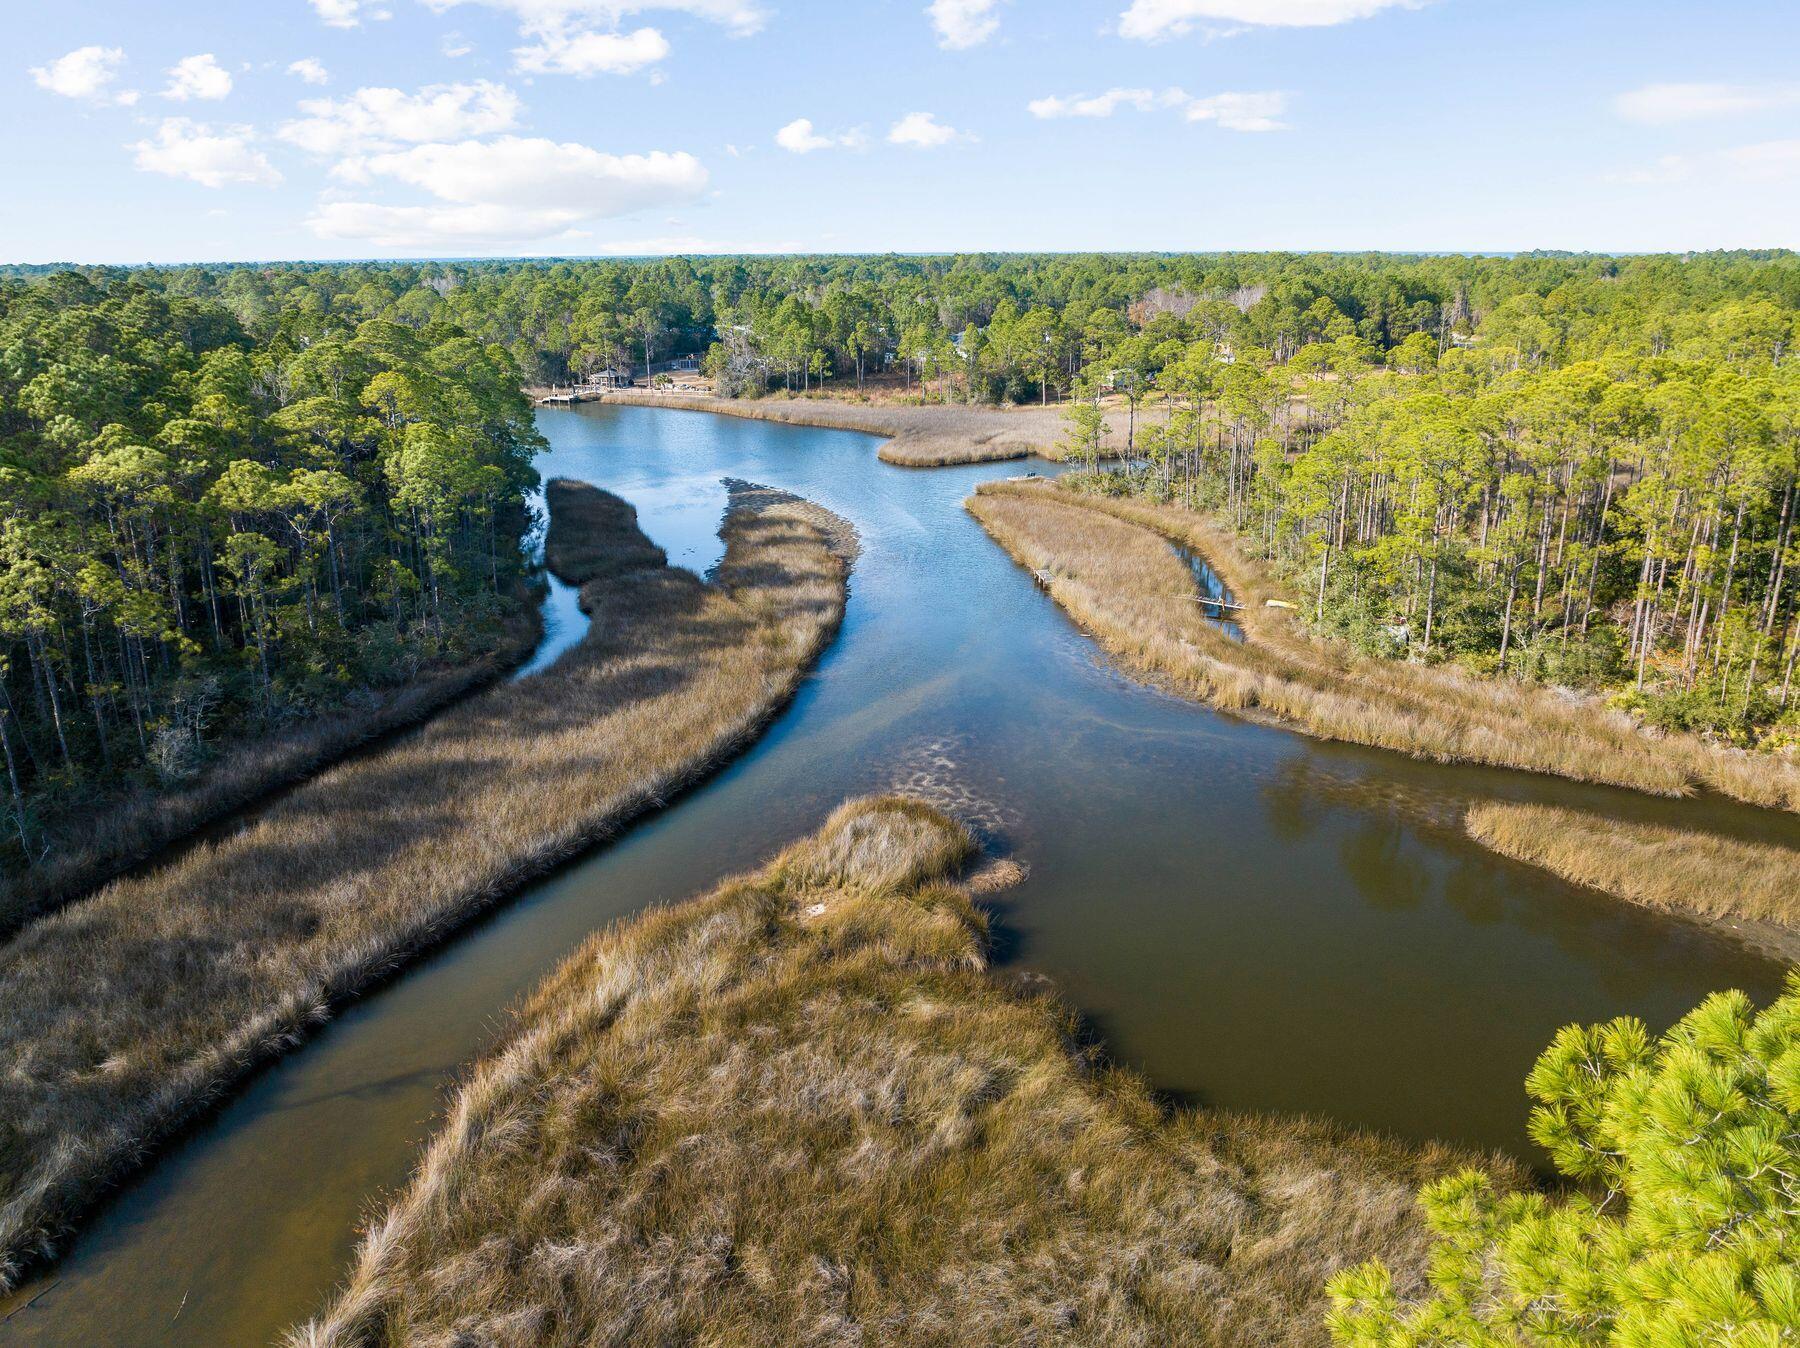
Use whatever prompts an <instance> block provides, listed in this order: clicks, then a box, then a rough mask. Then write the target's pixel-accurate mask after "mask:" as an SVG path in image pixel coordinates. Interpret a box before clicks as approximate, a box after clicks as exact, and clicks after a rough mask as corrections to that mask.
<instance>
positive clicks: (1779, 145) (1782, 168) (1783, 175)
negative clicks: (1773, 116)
mask: <svg viewBox="0 0 1800 1348" xmlns="http://www.w3.org/2000/svg"><path fill="white" fill-rule="evenodd" d="M1607 181H1608V182H1614V183H1624V184H1626V185H1628V186H1632V187H1666V186H1669V185H1670V184H1674V183H1700V184H1711V185H1713V186H1715V187H1716V186H1718V185H1721V184H1726V183H1731V184H1744V183H1754V184H1763V185H1766V184H1769V183H1778V182H1790V181H1792V182H1797V183H1800V139H1794V140H1765V141H1759V142H1757V143H1756V144H1754V145H1738V146H1734V147H1732V148H1730V149H1726V150H1711V151H1707V152H1706V153H1703V154H1666V155H1663V156H1662V157H1661V158H1659V159H1657V160H1656V161H1655V162H1654V163H1652V164H1649V165H1648V166H1646V167H1643V168H1635V169H1622V170H1620V171H1618V172H1615V173H1610V174H1608V175H1607ZM1702 195H1704V193H1703V194H1702Z"/></svg>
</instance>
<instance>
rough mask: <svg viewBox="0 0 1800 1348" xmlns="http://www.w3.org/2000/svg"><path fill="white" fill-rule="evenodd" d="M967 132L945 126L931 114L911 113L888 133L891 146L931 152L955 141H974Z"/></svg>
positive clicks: (896, 123)
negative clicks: (902, 146)
mask: <svg viewBox="0 0 1800 1348" xmlns="http://www.w3.org/2000/svg"><path fill="white" fill-rule="evenodd" d="M974 139H975V137H974V136H972V135H969V134H968V133H967V132H963V131H958V130H957V129H956V128H955V127H953V126H945V125H944V124H943V123H942V122H940V121H938V119H937V118H936V117H935V116H934V115H932V114H931V113H929V112H909V113H907V114H906V116H904V117H902V118H901V119H900V120H899V121H897V122H895V123H894V125H893V127H892V128H891V129H890V130H889V131H888V143H889V144H890V145H911V146H914V147H915V148H917V149H921V150H930V149H935V148H936V147H938V146H940V145H948V144H950V142H951V141H955V140H974Z"/></svg>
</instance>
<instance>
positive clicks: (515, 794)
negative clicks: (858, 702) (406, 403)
mask: <svg viewBox="0 0 1800 1348" xmlns="http://www.w3.org/2000/svg"><path fill="white" fill-rule="evenodd" d="M549 503H550V508H551V533H550V538H549V541H548V547H547V551H548V555H549V559H550V561H551V564H552V565H553V566H555V567H557V568H558V569H559V570H560V571H561V572H562V574H563V576H564V578H565V579H567V580H569V581H570V582H571V583H579V584H581V585H582V586H583V589H582V604H583V607H584V608H585V609H586V610H587V611H588V612H589V613H590V614H591V615H592V617H593V624H592V628H591V630H590V631H589V633H588V634H587V636H586V638H585V639H584V640H583V641H582V642H581V643H580V644H578V645H577V646H575V647H574V648H572V649H571V650H570V651H569V652H568V653H566V654H565V655H564V656H563V657H562V659H561V660H559V661H558V662H557V663H556V664H555V665H554V666H552V667H551V668H550V669H549V670H547V671H546V672H544V673H543V674H541V675H538V676H536V677H534V678H531V679H528V680H522V681H518V682H515V683H510V684H505V685H502V686H498V687H495V688H492V689H490V690H488V691H487V692H485V693H483V694H481V695H479V696H476V697H474V698H471V699H469V700H467V701H465V702H462V703H460V704H459V705H457V706H456V707H454V708H452V709H451V710H449V711H447V712H446V713H444V714H443V715H442V716H440V717H439V718H438V719H436V720H435V721H433V722H431V723H430V724H429V725H427V726H426V727H425V728H423V729H422V730H420V731H419V732H417V733H415V734H412V735H408V736H405V737H403V738H401V739H399V740H397V741H395V742H393V743H390V744H387V745H384V746H382V747H380V748H379V749H378V750H376V751H373V752H370V753H368V754H365V755H363V756H361V757H358V758H355V759H353V760H350V761H347V762H345V763H342V764H339V765H338V766H336V767H334V768H332V769H331V770H330V771H327V772H325V773H323V774H322V775H320V776H318V777H315V778H313V779H312V780H311V781H309V782H307V783H305V784H304V785H302V786H300V787H298V788H297V789H295V790H294V791H292V792H290V793H289V794H287V795H286V796H284V797H282V798H281V799H280V800H278V801H276V802H275V803H274V804H273V805H272V806H271V807H270V808H269V809H267V810H266V811H264V812H263V813H262V814H261V815H259V816H257V817H255V818H254V819H252V820H250V821H249V822H247V823H246V824H245V825H244V826H243V827H242V828H241V829H240V830H238V831H237V832H235V833H232V834H230V835H229V836H226V837H223V838H220V839H217V840H215V841H212V842H208V843H206V844H203V845H200V846H198V847H196V848H194V849H192V850H191V851H189V852H188V853H186V854H185V855H183V856H181V857H180V858H178V859H176V860H174V861H172V862H171V863H169V864H168V865H166V866H164V867H162V868H161V869H157V870H154V871H150V872H147V873H143V874H139V875H134V876H130V877H126V878H124V879H121V880H118V881H115V882H114V883H112V884H111V885H109V886H107V887H106V888H105V889H103V890H101V891H100V892H99V893H98V894H97V895H95V896H94V897H93V898H91V899H89V900H87V901H86V902H83V903H79V904H75V905H72V906H70V907H68V908H65V909H64V910H62V911H60V912H58V913H55V914H53V915H50V916H46V917H44V918H41V919H39V920H38V921H36V922H34V923H32V924H30V925H28V926H27V927H26V928H25V929H24V930H22V931H21V932H20V933H19V934H18V936H17V937H16V938H15V939H14V940H13V941H11V942H10V943H9V944H7V945H6V946H4V947H0V1005H4V1006H5V1007H6V1015H5V1016H4V1017H0V1063H3V1064H4V1071H0V1286H4V1285H6V1284H7V1283H9V1282H11V1281H12V1280H13V1279H15V1278H16V1277H17V1276H18V1274H19V1272H20V1270H21V1268H22V1266H23V1265H24V1264H26V1263H27V1262H29V1261H32V1260H34V1259H40V1258H43V1257H45V1256H47V1255H49V1254H51V1253H53V1252H54V1249H55V1246H56V1243H57V1241H58V1239H59V1237H60V1236H61V1235H63V1234H64V1233H65V1232H66V1231H67V1230H68V1229H69V1228H70V1226H71V1225H72V1224H73V1222H74V1221H75V1220H76V1219H77V1218H78V1216H79V1215H80V1213H81V1211H82V1210H83V1209H84V1208H85V1207H86V1206H87V1205H89V1204H90V1203H91V1202H92V1200H93V1199H94V1198H95V1197H96V1195H97V1194H98V1193H99V1192H100V1191H101V1190H102V1189H103V1188H104V1187H105V1186H106V1185H107V1184H109V1183H110V1182H112V1181H114V1180H116V1179H118V1178H119V1177H120V1176H122V1175H123V1174H124V1173H125V1172H126V1171H128V1170H129V1169H131V1168H132V1167H133V1166H134V1165H136V1164H137V1163H138V1162H139V1161H140V1160H141V1159H142V1157H143V1156H144V1154H145V1152H146V1151H147V1150H148V1149H150V1148H152V1147H154V1146H155V1145H156V1144H157V1143H158V1142H160V1141H161V1140H163V1139H166V1138H167V1137H168V1136H169V1135H170V1134H171V1133H172V1132H174V1131H175V1130H176V1129H178V1128H179V1127H180V1126H181V1125H182V1124H183V1123H184V1122H186V1121H187V1120H188V1119H190V1118H192V1117H193V1116H194V1115H195V1114H196V1113H197V1112H199V1111H201V1110H202V1109H204V1108H205V1107H206V1106H207V1104H208V1103H209V1102H210V1101H212V1100H213V1099H214V1098H215V1097H216V1096H217V1095H218V1094H219V1092H221V1091H222V1090H224V1089H226V1088H227V1087H229V1086H230V1084H231V1083H232V1082H233V1081H234V1080H236V1079H237V1078H239V1077H241V1076H242V1075H243V1074H244V1073H245V1072H246V1071H247V1070H248V1069H249V1067H250V1066H251V1065H253V1064H254V1063H256V1062H257V1061H258V1060H260V1059H264V1058H267V1057H269V1056H272V1055H274V1054H277V1053H280V1052H282V1051H283V1050H285V1049H286V1048H288V1047H289V1046H291V1045H292V1044H294V1043H295V1042H296V1041H297V1040H298V1039H300V1038H301V1037H303V1036H304V1035H305V1034H306V1033H307V1030H308V1028H309V1027H310V1026H312V1025H313V1024H315V1023H316V1022H318V1021H319V1020H320V1019H322V1018H323V1017H325V1016H326V1015H328V1014H329V1012H330V1010H331V1008H332V1006H333V1005H334V1004H336V1003H337V1002H339V1001H341V1000H342V999H344V998H346V997H348V996H350V995H352V994H354V993H356V992H357V991H358V990H359V989H362V988H364V987H366V986H368V985H369V984H370V983H372V982H374V981H376V980H378V979H380V978H382V977H383V976H385V975H387V974H389V973H390V972H391V971H392V970H393V969H394V968H395V967H396V966H397V965H399V964H400V963H402V962H403V961H404V960H405V959H406V958H407V957H408V956H410V955H412V954H413V953H415V952H417V951H418V950H420V949H422V948H423V947H425V946H427V945H429V944H431V943H432V942H434V941H436V940H438V939H440V938H441V937H442V936H443V935H444V934H446V933H447V932H448V931H450V930H451V929H452V928H454V927H455V926H457V925H458V924H459V923H461V922H463V921H465V920H467V919H468V918H469V917H470V916H472V915H473V914H474V913H476V912H477V911H479V910H480V909H481V908H482V907H484V906H485V905H488V904H490V903H493V902H494V901H496V900H498V899H499V898H501V897H502V896H503V895H505V894H506V893H507V892H509V891H510V890H511V889H513V888H514V887H516V886H517V885H518V884H519V883H520V882H521V881H522V880H524V879H525V878H527V877H528V876H530V875H532V874H534V873H536V872H538V871H541V870H542V869H543V868H545V867H546V866H549V865H551V864H552V863H554V862H556V861H557V860H559V859H560V858H563V857H566V856H568V855H570V854H572V853H574V852H576V851H579V850H580V849H582V848H584V847H586V846H589V845H591V844H592V843H594V842H596V841H598V840H600V839H602V838H604V837H606V836H607V835H608V834H610V833H612V832H613V831H614V830H616V829H617V828H619V827H620V826H621V825H622V824H623V823H624V822H625V821H627V820H629V819H630V818H632V817H633V816H635V815H637V814H640V813H642V812H643V811H645V810H647V809H651V808H654V807H655V806H657V805H659V804H661V803H662V802H664V801H665V800H667V799H668V798H669V797H670V795H671V794H673V793H675V792H677V791H679V790H680V789H681V788H682V787H683V786H684V785H685V784H687V783H689V782H691V781H693V780H694V779H695V778H697V777H698V776H700V775H701V774H702V773H704V772H705V771H707V770H708V769H709V768H711V767H712V766H714V765H716V764H717V763H719V762H720V761H721V760H722V759H724V758H725V757H727V756H728V755H729V754H730V753H732V752H733V751H734V750H735V749H736V748H737V747H738V746H740V745H741V744H743V743H744V742H745V741H746V739H748V738H749V737H750V736H751V735H753V734H754V733H755V732H756V731H757V730H758V729H759V728H760V727H761V726H762V725H764V724H765V723H766V722H767V720H768V719H769V717H770V716H771V715H772V714H773V713H774V711H775V710H776V709H777V708H778V707H779V706H780V705H781V704H782V703H783V702H784V700H785V699H786V698H787V697H788V696H789V694H790V693H791V692H792V691H793V689H794V687H795V686H796V684H797V683H798V681H799V679H800V678H801V676H802V674H803V673H804V671H805V670H806V668H807V667H808V665H809V664H810V663H811V662H812V660H813V659H814V657H816V656H817V655H818V653H819V651H820V650H821V649H822V648H823V647H824V645H825V643H826V642H827V641H828V640H829V639H830V637H831V635H832V634H833V632H834V631H835V630H836V627H837V624H838V622H839V620H840V618H841V616H842V613H843V606H844V599H845V591H846V581H847V567H848V562H849V556H850V550H851V548H852V547H853V543H852V535H851V534H850V531H849V526H847V525H845V524H844V523H843V522H842V521H840V520H838V519H836V517H834V516H830V515H829V514H827V513H826V512H824V511H821V510H818V509H817V508H815V507H812V506H810V505H808V504H806V503H805V502H801V501H798V500H796V499H794V498H792V497H789V496H786V495H785V494H782V493H777V492H769V491H766V490H762V489H757V488H750V487H740V488H739V489H737V490H736V491H735V492H734V497H733V505H732V508H731V510H730V511H729V513H728V516H727V519H726V523H725V526H724V531H723V532H724V536H725V540H726V545H727V546H726V553H725V558H724V560H723V562H722V563H721V565H720V567H719V569H718V572H717V576H716V580H715V581H714V582H712V583H710V584H709V583H702V582H701V581H699V580H698V579H696V578H695V577H694V576H693V575H692V574H691V573H689V572H687V571H683V570H679V569H676V568H672V567H670V566H668V565H667V564H666V561H665V559H664V557H663V555H662V553H661V552H660V550H658V549H657V548H655V547H654V546H653V545H651V544H650V543H649V541H648V540H647V539H645V538H644V536H643V535H642V533H641V532H640V531H639V530H638V529H637V527H636V521H635V513H634V512H633V511H632V509H631V507H630V506H629V505H628V504H626V503H625V502H623V501H621V500H619V499H617V498H615V497H612V496H609V495H607V494H606V493H604V492H601V491H598V490H597V489H594V488H592V487H587V486H583V485H580V484H576V483H568V482H555V483H552V484H551V486H550V490H549Z"/></svg>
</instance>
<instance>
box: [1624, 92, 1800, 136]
mask: <svg viewBox="0 0 1800 1348" xmlns="http://www.w3.org/2000/svg"><path fill="white" fill-rule="evenodd" d="M1613 107H1614V109H1615V110H1616V111H1617V112H1618V114H1619V116H1621V117H1623V118H1625V119H1626V120H1627V121H1632V122H1646V123H1649V124H1651V125H1653V126H1655V125H1666V124H1668V123H1671V122H1691V121H1698V120H1700V119H1701V118H1705V117H1732V116H1742V115H1745V114H1748V113H1756V112H1778V111H1782V110H1784V109H1787V108H1796V107H1800V84H1646V85H1645V86H1644V87H1643V88H1641V89H1633V90H1631V91H1630V92H1629V93H1623V94H1620V95H1619V96H1618V97H1617V98H1615V99H1614V100H1613Z"/></svg>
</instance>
